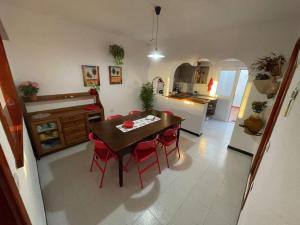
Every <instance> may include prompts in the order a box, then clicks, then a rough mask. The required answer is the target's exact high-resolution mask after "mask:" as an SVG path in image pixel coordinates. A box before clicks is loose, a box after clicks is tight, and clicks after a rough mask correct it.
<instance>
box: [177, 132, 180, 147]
mask: <svg viewBox="0 0 300 225" xmlns="http://www.w3.org/2000/svg"><path fill="white" fill-rule="evenodd" d="M179 138H180V128H179V129H178V130H177V141H176V146H177V147H178V144H179Z"/></svg>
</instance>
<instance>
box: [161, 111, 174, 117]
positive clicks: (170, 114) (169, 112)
mask: <svg viewBox="0 0 300 225" xmlns="http://www.w3.org/2000/svg"><path fill="white" fill-rule="evenodd" d="M162 112H163V113H166V114H167V115H169V116H173V115H174V113H173V112H171V111H162Z"/></svg>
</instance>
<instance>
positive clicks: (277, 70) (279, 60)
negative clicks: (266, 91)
mask: <svg viewBox="0 0 300 225" xmlns="http://www.w3.org/2000/svg"><path fill="white" fill-rule="evenodd" d="M285 62H286V60H285V57H284V56H283V55H276V54H275V53H274V52H272V54H271V56H266V57H263V58H259V59H257V61H256V62H254V63H253V64H252V68H253V69H254V70H255V71H265V72H267V73H269V74H270V75H271V76H273V77H280V76H281V69H282V66H283V65H284V63H285Z"/></svg>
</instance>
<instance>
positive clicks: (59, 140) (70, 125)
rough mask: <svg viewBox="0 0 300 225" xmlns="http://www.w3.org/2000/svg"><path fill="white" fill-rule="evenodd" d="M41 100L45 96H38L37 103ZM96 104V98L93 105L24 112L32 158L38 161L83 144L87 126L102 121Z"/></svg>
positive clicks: (101, 114)
mask: <svg viewBox="0 0 300 225" xmlns="http://www.w3.org/2000/svg"><path fill="white" fill-rule="evenodd" d="M85 97H87V96H85ZM43 98H46V97H40V99H39V100H41V99H43ZM56 98H57V96H56ZM65 99H68V98H67V97H66V98H65ZM47 101H49V99H48V98H47ZM99 103H100V101H99V99H98V100H97V104H95V105H80V106H72V107H65V108H58V109H52V110H44V111H37V112H30V113H26V117H27V124H28V126H29V130H30V132H31V135H30V136H31V142H32V144H33V145H34V149H35V150H36V156H37V157H38V158H39V157H41V156H44V155H47V154H50V153H53V152H57V151H59V150H62V149H64V148H67V147H70V146H72V145H75V144H79V143H82V142H85V141H87V140H88V133H89V130H88V123H92V122H96V121H101V120H104V109H103V107H102V105H101V103H100V104H99Z"/></svg>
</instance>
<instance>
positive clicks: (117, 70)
mask: <svg viewBox="0 0 300 225" xmlns="http://www.w3.org/2000/svg"><path fill="white" fill-rule="evenodd" d="M109 83H110V84H122V67H120V66H110V67H109Z"/></svg>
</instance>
